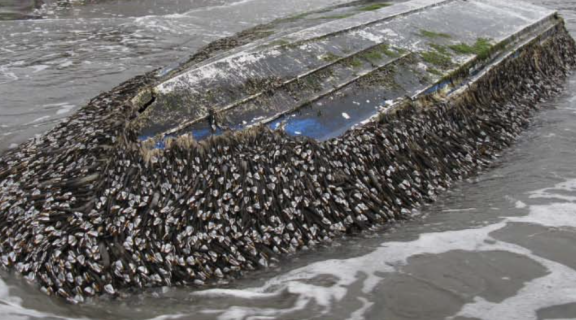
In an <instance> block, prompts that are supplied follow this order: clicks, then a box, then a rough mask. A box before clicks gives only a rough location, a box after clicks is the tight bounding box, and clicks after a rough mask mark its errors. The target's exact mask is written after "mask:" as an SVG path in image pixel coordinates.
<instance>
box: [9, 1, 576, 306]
mask: <svg viewBox="0 0 576 320" xmlns="http://www.w3.org/2000/svg"><path fill="white" fill-rule="evenodd" d="M459 2H460V1H451V2H450V3H451V5H454V4H458V3H459ZM472 2H476V3H491V1H467V3H472ZM415 3H418V4H422V3H423V2H422V1H418V2H413V3H412V4H410V3H409V2H406V3H404V4H398V5H403V6H404V7H401V8H405V9H406V8H408V7H406V6H410V5H414V4H415ZM390 8H393V7H390ZM441 8H442V7H441V6H435V7H432V8H427V9H423V10H421V11H420V13H419V14H422V15H425V14H426V13H427V12H428V10H440V9H441ZM384 9H386V8H383V9H382V10H384ZM395 10H399V9H398V8H397V9H395ZM406 10H407V9H406ZM371 12H372V13H373V14H374V15H375V16H374V18H375V19H377V17H378V11H371ZM498 12H499V11H498V10H497V11H496V12H494V14H497V13H498ZM542 12H544V11H542ZM539 14H540V13H539ZM519 15H520V16H522V14H520V13H519ZM409 16H410V15H409V14H408V13H406V14H405V15H404V17H406V19H408V18H409ZM395 19H396V18H395ZM535 19H536V18H535ZM536 20H537V22H535V23H533V24H529V21H528V20H526V21H524V22H526V23H525V24H526V28H525V29H523V30H524V31H523V32H521V33H509V32H508V33H507V34H509V36H510V39H519V41H511V42H509V45H508V44H506V45H500V44H499V43H501V42H498V43H496V42H494V43H493V44H492V45H490V46H489V49H488V50H487V51H486V50H480V49H483V48H486V46H487V43H486V42H484V41H480V42H479V44H478V47H477V48H474V47H475V46H474V45H475V44H476V42H477V41H478V40H479V39H478V37H479V36H480V35H477V34H476V35H474V36H472V35H471V36H470V39H471V40H470V41H471V42H467V43H471V44H469V45H468V46H466V45H465V44H457V45H455V46H456V47H453V48H451V47H448V49H446V48H444V47H441V46H435V47H436V48H433V50H435V51H431V50H430V49H429V50H428V51H426V52H436V54H431V56H429V57H428V58H432V59H426V60H429V62H430V61H438V59H436V58H438V55H440V56H448V54H445V53H443V52H444V51H445V49H446V50H452V49H454V50H453V51H458V50H460V51H465V52H470V51H471V50H472V51H473V52H477V54H470V55H466V56H465V57H464V58H466V59H465V61H464V60H463V62H462V63H459V64H458V65H459V66H460V67H448V66H447V65H446V70H445V71H444V72H442V71H440V72H439V75H438V78H431V79H436V80H433V81H424V82H425V83H424V84H423V83H421V82H418V81H408V80H406V81H401V80H402V79H416V78H417V77H415V78H414V77H413V75H414V74H417V73H416V72H413V73H408V74H407V75H406V74H404V73H403V72H398V74H397V76H398V78H395V79H397V80H395V81H396V83H394V84H390V77H388V76H387V75H389V74H390V73H389V72H391V71H389V70H388V71H387V72H384V73H383V74H382V75H383V76H384V77H383V78H382V77H376V76H374V77H364V78H362V75H363V72H364V71H360V67H362V68H367V69H361V70H368V72H369V71H370V70H373V69H378V68H377V67H376V68H373V67H370V68H368V64H367V62H365V61H364V62H362V63H357V62H354V61H353V60H354V58H357V57H353V58H352V59H351V61H350V62H348V64H349V65H350V67H351V68H355V66H358V68H359V70H358V71H356V72H355V74H352V75H353V76H355V77H361V78H362V79H363V80H356V81H349V82H350V84H348V85H346V83H345V82H346V81H344V82H338V83H341V84H344V85H342V86H341V88H334V89H337V90H336V91H338V92H341V93H342V92H344V93H343V94H344V95H346V94H348V95H350V96H353V95H354V94H356V93H357V92H358V91H355V90H366V92H372V93H375V92H376V93H377V92H384V94H389V93H388V92H394V91H393V90H385V89H386V88H387V85H390V87H393V88H395V89H396V90H398V91H399V92H410V93H411V94H410V95H408V94H406V96H405V97H403V98H398V99H396V100H393V99H390V100H391V101H392V102H391V103H389V104H388V105H389V106H388V107H387V108H385V109H384V110H381V111H380V113H378V114H371V113H367V114H366V115H365V116H363V117H364V118H365V119H370V121H366V122H365V123H362V122H361V121H360V119H358V120H357V119H356V118H353V117H355V114H354V113H353V112H352V108H354V107H353V106H348V109H344V110H345V112H346V113H347V114H348V115H349V117H350V119H353V120H354V121H352V122H353V124H352V125H356V127H355V128H353V129H352V130H347V129H345V128H347V127H346V126H344V127H341V126H340V127H338V130H344V131H345V132H344V133H343V134H338V133H337V132H335V131H330V132H329V133H328V135H329V136H332V135H334V136H337V137H335V138H330V139H327V140H323V141H321V140H322V139H324V137H326V134H327V133H326V132H327V131H326V130H325V129H324V128H322V129H321V130H320V131H321V132H320V133H319V134H318V139H311V138H308V137H305V135H306V134H308V135H310V136H313V135H312V134H310V132H312V131H313V130H312V129H313V128H314V127H315V126H319V125H317V124H315V125H313V126H310V127H307V128H305V129H306V130H303V131H302V132H301V133H302V134H300V135H299V134H298V133H296V132H295V130H294V132H290V126H291V125H292V124H293V123H295V122H291V121H293V119H305V120H306V119H312V117H306V113H305V112H304V110H314V109H313V107H314V106H312V107H306V108H308V109H306V108H305V107H301V108H298V109H294V110H292V109H291V108H288V107H290V106H294V104H290V103H285V102H286V101H288V102H289V101H291V100H289V99H286V100H282V99H280V98H278V99H277V100H278V103H279V107H278V108H281V109H278V110H280V112H281V113H282V114H281V115H280V116H279V117H277V116H274V115H273V116H274V117H271V118H270V119H272V120H269V121H268V122H266V123H263V124H265V125H254V126H253V127H251V128H239V129H235V130H232V128H225V127H224V123H225V121H226V119H230V120H228V121H235V119H239V118H235V117H226V115H228V114H227V112H228V111H230V112H232V111H235V110H240V109H238V107H234V108H229V109H222V108H221V109H219V110H215V109H216V107H213V108H212V109H214V110H213V111H211V112H210V113H209V114H208V115H209V116H210V114H211V116H212V117H213V120H212V121H210V122H209V123H208V124H209V128H208V129H209V131H208V136H207V137H205V138H204V139H194V138H193V137H191V136H190V134H187V133H189V132H190V131H189V129H188V128H193V127H194V125H195V123H194V119H196V118H191V117H192V116H193V115H194V114H195V113H190V117H188V116H187V117H184V116H182V115H181V116H180V117H179V119H178V120H179V122H177V123H169V126H168V127H167V128H163V129H162V130H164V131H166V130H168V131H170V130H173V129H177V130H173V131H170V132H168V133H166V134H164V135H163V134H162V133H163V132H164V131H160V132H158V133H154V134H153V135H152V136H153V137H154V136H155V138H145V139H146V140H144V141H143V139H144V138H143V135H144V134H143V132H145V130H147V129H146V128H160V124H155V125H151V126H149V127H147V124H149V122H147V121H146V120H147V119H150V118H148V116H149V115H150V114H151V113H152V112H154V110H156V111H158V110H161V108H162V106H163V104H162V101H163V100H162V99H163V98H164V97H162V96H159V95H158V93H162V94H166V96H169V94H170V93H171V91H169V90H168V89H167V88H168V85H169V84H171V83H173V84H174V88H176V87H177V85H178V84H180V83H182V82H181V81H180V80H177V79H184V78H186V79H188V80H190V79H194V78H193V77H190V74H189V72H196V71H194V70H198V68H199V67H200V65H206V66H208V65H210V63H212V61H219V60H220V59H222V57H224V56H226V54H227V53H226V52H228V51H227V50H226V52H223V51H222V52H221V51H218V50H212V51H210V52H211V53H212V54H211V55H208V56H204V57H200V56H195V57H193V58H192V59H191V61H189V62H187V63H184V64H183V65H182V66H180V67H177V68H174V69H173V68H169V69H165V70H160V71H159V72H154V73H149V74H147V75H144V76H141V77H136V78H134V79H131V80H129V81H127V82H125V83H123V84H121V85H120V86H118V87H116V88H114V89H112V90H111V91H109V92H105V93H103V94H101V95H99V96H98V97H96V98H94V99H92V100H91V101H90V103H89V104H88V105H87V106H85V107H83V108H82V109H80V110H79V111H78V112H77V113H76V114H75V115H73V116H72V117H70V119H69V120H68V121H66V122H64V123H62V124H60V125H59V126H58V127H56V128H54V129H53V130H51V131H49V132H47V133H46V134H45V135H43V136H41V137H38V138H36V139H33V140H31V141H29V142H27V143H25V144H22V145H21V146H19V147H18V148H16V149H14V150H10V151H8V152H7V153H5V154H3V155H2V157H0V264H1V265H2V266H3V267H4V268H6V269H9V270H13V271H14V272H16V273H18V274H20V275H22V276H23V277H24V278H25V279H27V280H28V281H30V282H31V283H35V284H37V285H38V286H39V287H40V290H42V291H43V292H45V293H46V294H48V295H56V296H59V297H62V298H65V299H67V300H68V301H69V302H72V303H78V302H82V301H85V299H86V298H87V297H91V296H98V295H102V294H108V295H112V296H122V295H124V294H126V293H129V292H135V291H136V290H140V289H144V288H148V287H156V286H174V285H190V286H195V287H202V286H205V285H208V284H214V283H219V282H220V281H229V280H231V279H234V278H237V277H239V276H241V275H242V274H243V273H244V272H246V271H250V270H254V269H257V268H262V267H267V266H269V265H270V264H275V263H278V262H279V261H280V260H281V259H282V257H285V256H289V255H291V254H294V253H296V252H297V251H298V250H302V249H305V248H313V247H314V246H317V245H318V244H322V243H329V242H330V240H331V239H334V238H335V237H338V236H339V235H342V234H346V233H354V232H358V231H362V230H369V229H374V228H378V226H382V225H384V224H386V223H388V222H392V221H395V220H397V219H404V218H407V217H409V216H410V212H411V210H413V209H415V208H416V207H418V206H419V205H420V204H421V203H423V202H430V201H434V200H435V199H436V197H437V195H438V194H440V193H441V192H442V191H443V190H446V189H447V188H449V187H450V186H451V184H452V183H453V182H454V181H457V180H460V179H463V178H466V177H469V176H471V175H473V174H475V173H476V172H477V171H478V170H479V169H482V168H485V167H486V166H487V165H488V164H489V163H490V161H491V160H492V159H494V158H495V157H496V155H497V154H498V153H499V152H501V151H502V150H503V149H504V148H506V147H507V146H509V145H510V144H511V143H513V141H514V138H515V137H516V136H517V135H518V134H519V133H520V132H521V131H522V129H523V127H525V126H526V125H527V124H528V123H529V120H530V116H531V115H532V114H533V112H534V110H535V106H536V105H537V103H538V102H540V101H541V100H542V99H543V98H546V97H549V96H551V95H553V94H554V93H557V92H558V91H560V89H561V84H562V80H563V79H564V78H565V77H566V75H567V73H568V72H569V71H570V70H571V69H573V68H574V66H575V65H576V46H575V43H574V40H573V39H572V38H571V37H570V35H569V34H568V33H567V31H566V30H565V28H564V25H563V23H562V21H561V19H559V18H558V17H557V16H555V15H553V14H552V15H545V16H543V17H542V19H540V20H538V19H536ZM375 23H377V22H375ZM319 28H320V31H318V30H316V29H314V30H316V31H317V32H316V31H314V32H312V31H307V32H306V35H309V36H317V35H319V34H322V32H321V31H322V30H324V29H323V28H324V27H323V26H322V25H320V27H319ZM481 30H484V29H481ZM440 31H441V30H440ZM430 32H432V33H426V32H422V31H420V33H419V34H427V36H426V37H432V38H435V39H437V38H438V37H440V38H443V39H445V41H449V40H448V39H451V37H454V35H451V36H450V38H448V37H447V36H442V35H440V33H439V32H438V30H437V31H430ZM521 35H522V36H521ZM524 35H525V36H524ZM250 37H251V36H247V38H250ZM240 38H242V37H240ZM242 39H244V38H242ZM474 39H476V40H474ZM494 39H496V38H494ZM498 39H499V38H498ZM443 41H444V40H443ZM472 41H474V42H472ZM257 42H258V41H257ZM264 42H265V41H264ZM490 43H492V42H490ZM447 45H448V44H447ZM450 45H452V44H450ZM247 46H250V45H249V44H247ZM224 47H226V45H224ZM228 47H229V48H232V47H237V46H236V45H233V44H230V45H229V46H228ZM257 47H258V45H257V44H256V45H255V46H254V48H255V49H254V50H256V49H257ZM478 48H480V49H478ZM477 49H478V50H477ZM231 50H237V51H238V52H245V50H246V47H244V48H243V47H238V48H236V49H231ZM218 52H220V53H218ZM403 54H410V53H409V52H399V51H398V52H397V53H396V54H391V55H393V56H394V57H389V56H388V55H387V54H386V51H384V52H383V54H382V55H381V59H380V58H378V56H376V55H374V58H376V60H378V61H380V62H378V61H375V62H374V64H375V65H378V64H382V65H383V66H384V67H383V70H387V69H386V65H389V64H390V63H391V62H392V60H391V59H405V58H403V57H402V56H403ZM384 55H385V56H386V57H384ZM410 55H411V56H413V57H414V58H415V59H416V61H419V62H418V63H417V64H416V66H417V67H418V70H428V71H429V69H428V66H427V65H425V63H424V62H422V61H420V60H418V59H425V58H422V57H420V58H419V54H410ZM420 55H421V54H420ZM450 55H454V56H455V54H454V53H450ZM358 59H360V58H358ZM442 60H444V61H446V60H447V59H440V61H442ZM246 61H249V59H246ZM453 61H460V60H457V59H455V58H453ZM425 62H426V61H425ZM404 63H405V65H404V66H403V65H402V63H401V62H400V63H399V64H398V66H397V68H398V69H399V70H401V69H400V67H406V68H407V69H410V68H411V67H410V66H412V67H414V64H411V62H410V61H404ZM420 63H422V64H424V66H422V68H420V66H421V65H420ZM360 65H361V66H360ZM190 66H194V67H190ZM335 67H337V66H335ZM334 70H336V69H334ZM442 70H443V69H442ZM450 70H453V71H450ZM343 72H344V71H343ZM448 72H450V73H449V75H448V76H443V75H444V74H445V73H448ZM428 73H429V72H428ZM333 74H338V73H337V72H336V71H334V72H333ZM382 75H379V76H382ZM405 77H407V78H405ZM344 78H345V77H344ZM344 78H342V79H344ZM324 79H326V78H324ZM338 79H340V78H338ZM345 79H351V78H345ZM188 80H187V81H188ZM352 80H353V78H352ZM285 81H288V80H285ZM285 81H284V82H281V83H279V84H277V83H276V82H269V83H268V84H267V85H266V86H270V88H269V89H270V90H268V91H266V92H267V93H266V94H261V95H260V96H262V97H265V98H268V96H272V97H274V96H275V92H276V91H277V90H278V87H279V88H280V89H281V90H283V89H282V85H285ZM338 81H340V80H338ZM296 83H297V82H296ZM322 83H323V82H322ZM164 86H165V88H164ZM320 86H322V84H320ZM245 87H246V86H245ZM247 87H254V88H256V89H261V88H262V86H261V85H257V86H247ZM162 88H164V89H162ZM306 88H307V86H306V87H305V88H303V89H301V90H300V91H296V93H298V92H301V93H302V94H303V96H305V95H306V94H307V93H309V92H308V91H306V90H307V89H306ZM378 88H380V90H377V89H378ZM406 88H412V89H411V91H408V90H407V89H406ZM415 88H417V89H415ZM161 89H162V90H164V91H161ZM328 89H329V87H319V88H318V91H316V94H317V95H321V93H322V92H325V90H328ZM351 89H354V90H351ZM323 90H324V91H323ZM346 90H350V91H349V92H346ZM402 90H403V91H402ZM254 91H255V92H254V93H253V94H254V95H257V94H258V92H259V91H258V90H254ZM174 92H176V91H174ZM341 93H339V94H341ZM234 94H243V95H244V96H245V93H242V92H241V91H232V93H231V95H234ZM339 94H338V95H339ZM338 95H331V94H327V95H323V96H322V97H320V98H318V99H316V100H314V101H315V102H314V103H317V107H326V108H335V105H320V102H323V101H326V102H328V101H331V99H330V98H331V97H333V98H334V100H337V99H345V98H340V97H339V96H338ZM231 97H232V96H231ZM312 98H313V97H312ZM178 99H180V98H178ZM182 99H184V98H182ZM223 99H224V98H223ZM227 99H228V98H227ZM230 99H231V98H230ZM302 99H304V98H302ZM306 99H308V100H310V99H311V98H306ZM322 99H327V100H322ZM176 100H177V99H176ZM312 100H313V99H312ZM191 101H192V100H191ZM234 101H240V100H234ZM340 101H346V100H340ZM356 101H357V102H358V100H356ZM189 102H190V101H189ZM192 102H194V101H192ZM342 104H343V106H344V107H346V105H345V103H344V102H343V103H342ZM214 105H216V104H214ZM235 105H236V104H235ZM238 105H239V106H241V105H242V104H238ZM353 105H355V104H353ZM174 106H176V107H178V106H179V105H178V104H176V105H174ZM270 106H272V107H271V108H275V105H273V104H270ZM285 106H288V107H285ZM356 106H357V105H356ZM194 110H196V109H194ZM199 110H201V109H199ZM255 110H257V111H258V112H257V113H260V112H261V111H262V110H263V111H266V110H268V109H266V108H256V109H255ZM322 110H323V111H322V113H321V114H316V115H314V116H315V117H317V119H318V118H320V119H324V118H323V117H327V118H325V119H327V120H326V121H325V122H324V123H326V124H327V125H328V124H330V123H331V121H332V120H330V119H335V118H330V117H332V116H333V113H334V112H332V113H330V112H325V111H324V110H330V111H332V110H333V109H322ZM243 114H244V113H240V115H243ZM336 114H337V113H336ZM197 115H199V116H200V117H198V118H197V119H201V116H202V113H201V112H198V113H197ZM337 116H338V117H339V118H343V119H344V118H346V117H342V115H341V114H337ZM281 117H285V119H283V120H282V121H284V122H282V121H281V122H280V124H279V125H278V127H279V128H275V129H271V128H270V125H272V124H273V123H274V121H278V120H280V119H281ZM298 117H301V118H298ZM180 118H182V119H180ZM262 119H263V120H265V119H266V118H262ZM350 119H346V120H350ZM187 121H192V122H191V123H187ZM258 121H260V120H257V121H254V124H256V122H258ZM320 123H322V122H320ZM249 124H250V122H249ZM346 124H347V125H348V127H349V126H350V124H349V123H346ZM180 126H182V127H180ZM190 130H192V133H193V134H194V131H193V130H194V129H190ZM218 130H221V131H222V133H221V134H216V131H218ZM199 140H201V141H199Z"/></svg>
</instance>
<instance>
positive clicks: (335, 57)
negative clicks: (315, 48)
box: [320, 52, 340, 62]
mask: <svg viewBox="0 0 576 320" xmlns="http://www.w3.org/2000/svg"><path fill="white" fill-rule="evenodd" d="M320 59H322V60H323V61H326V62H334V61H336V60H338V59H340V56H338V55H335V54H333V53H332V52H327V53H326V54H324V55H322V56H321V57H320Z"/></svg>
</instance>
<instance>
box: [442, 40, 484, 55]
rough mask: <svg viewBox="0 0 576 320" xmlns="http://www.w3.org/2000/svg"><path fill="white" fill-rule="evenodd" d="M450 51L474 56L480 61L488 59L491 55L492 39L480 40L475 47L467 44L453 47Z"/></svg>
mask: <svg viewBox="0 0 576 320" xmlns="http://www.w3.org/2000/svg"><path fill="white" fill-rule="evenodd" d="M450 49H452V51H454V52H456V53H458V54H474V55H476V56H478V57H479V58H480V59H483V58H486V57H488V56H489V55H490V52H491V50H492V44H491V43H490V39H485V38H478V40H476V43H474V45H472V46H470V45H468V44H465V43H459V44H455V45H451V46H450Z"/></svg>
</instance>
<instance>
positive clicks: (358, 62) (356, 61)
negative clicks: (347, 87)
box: [345, 57, 364, 68]
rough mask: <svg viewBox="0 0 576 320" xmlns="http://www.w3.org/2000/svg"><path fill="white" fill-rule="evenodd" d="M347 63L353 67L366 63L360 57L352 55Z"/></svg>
mask: <svg viewBox="0 0 576 320" xmlns="http://www.w3.org/2000/svg"><path fill="white" fill-rule="evenodd" d="M345 65H346V66H349V67H352V68H360V67H361V66H363V65H364V63H363V62H362V60H360V59H359V58H358V57H352V58H350V59H347V60H346V61H345Z"/></svg>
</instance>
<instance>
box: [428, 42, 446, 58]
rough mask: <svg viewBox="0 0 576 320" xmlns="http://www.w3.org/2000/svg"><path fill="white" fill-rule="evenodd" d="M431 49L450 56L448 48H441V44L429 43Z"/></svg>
mask: <svg viewBox="0 0 576 320" xmlns="http://www.w3.org/2000/svg"><path fill="white" fill-rule="evenodd" d="M429 45H430V47H431V48H433V49H434V50H436V51H437V52H438V53H440V54H442V55H445V56H450V55H451V54H450V51H449V50H448V48H447V47H446V46H443V45H441V44H437V43H430V44H429Z"/></svg>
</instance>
